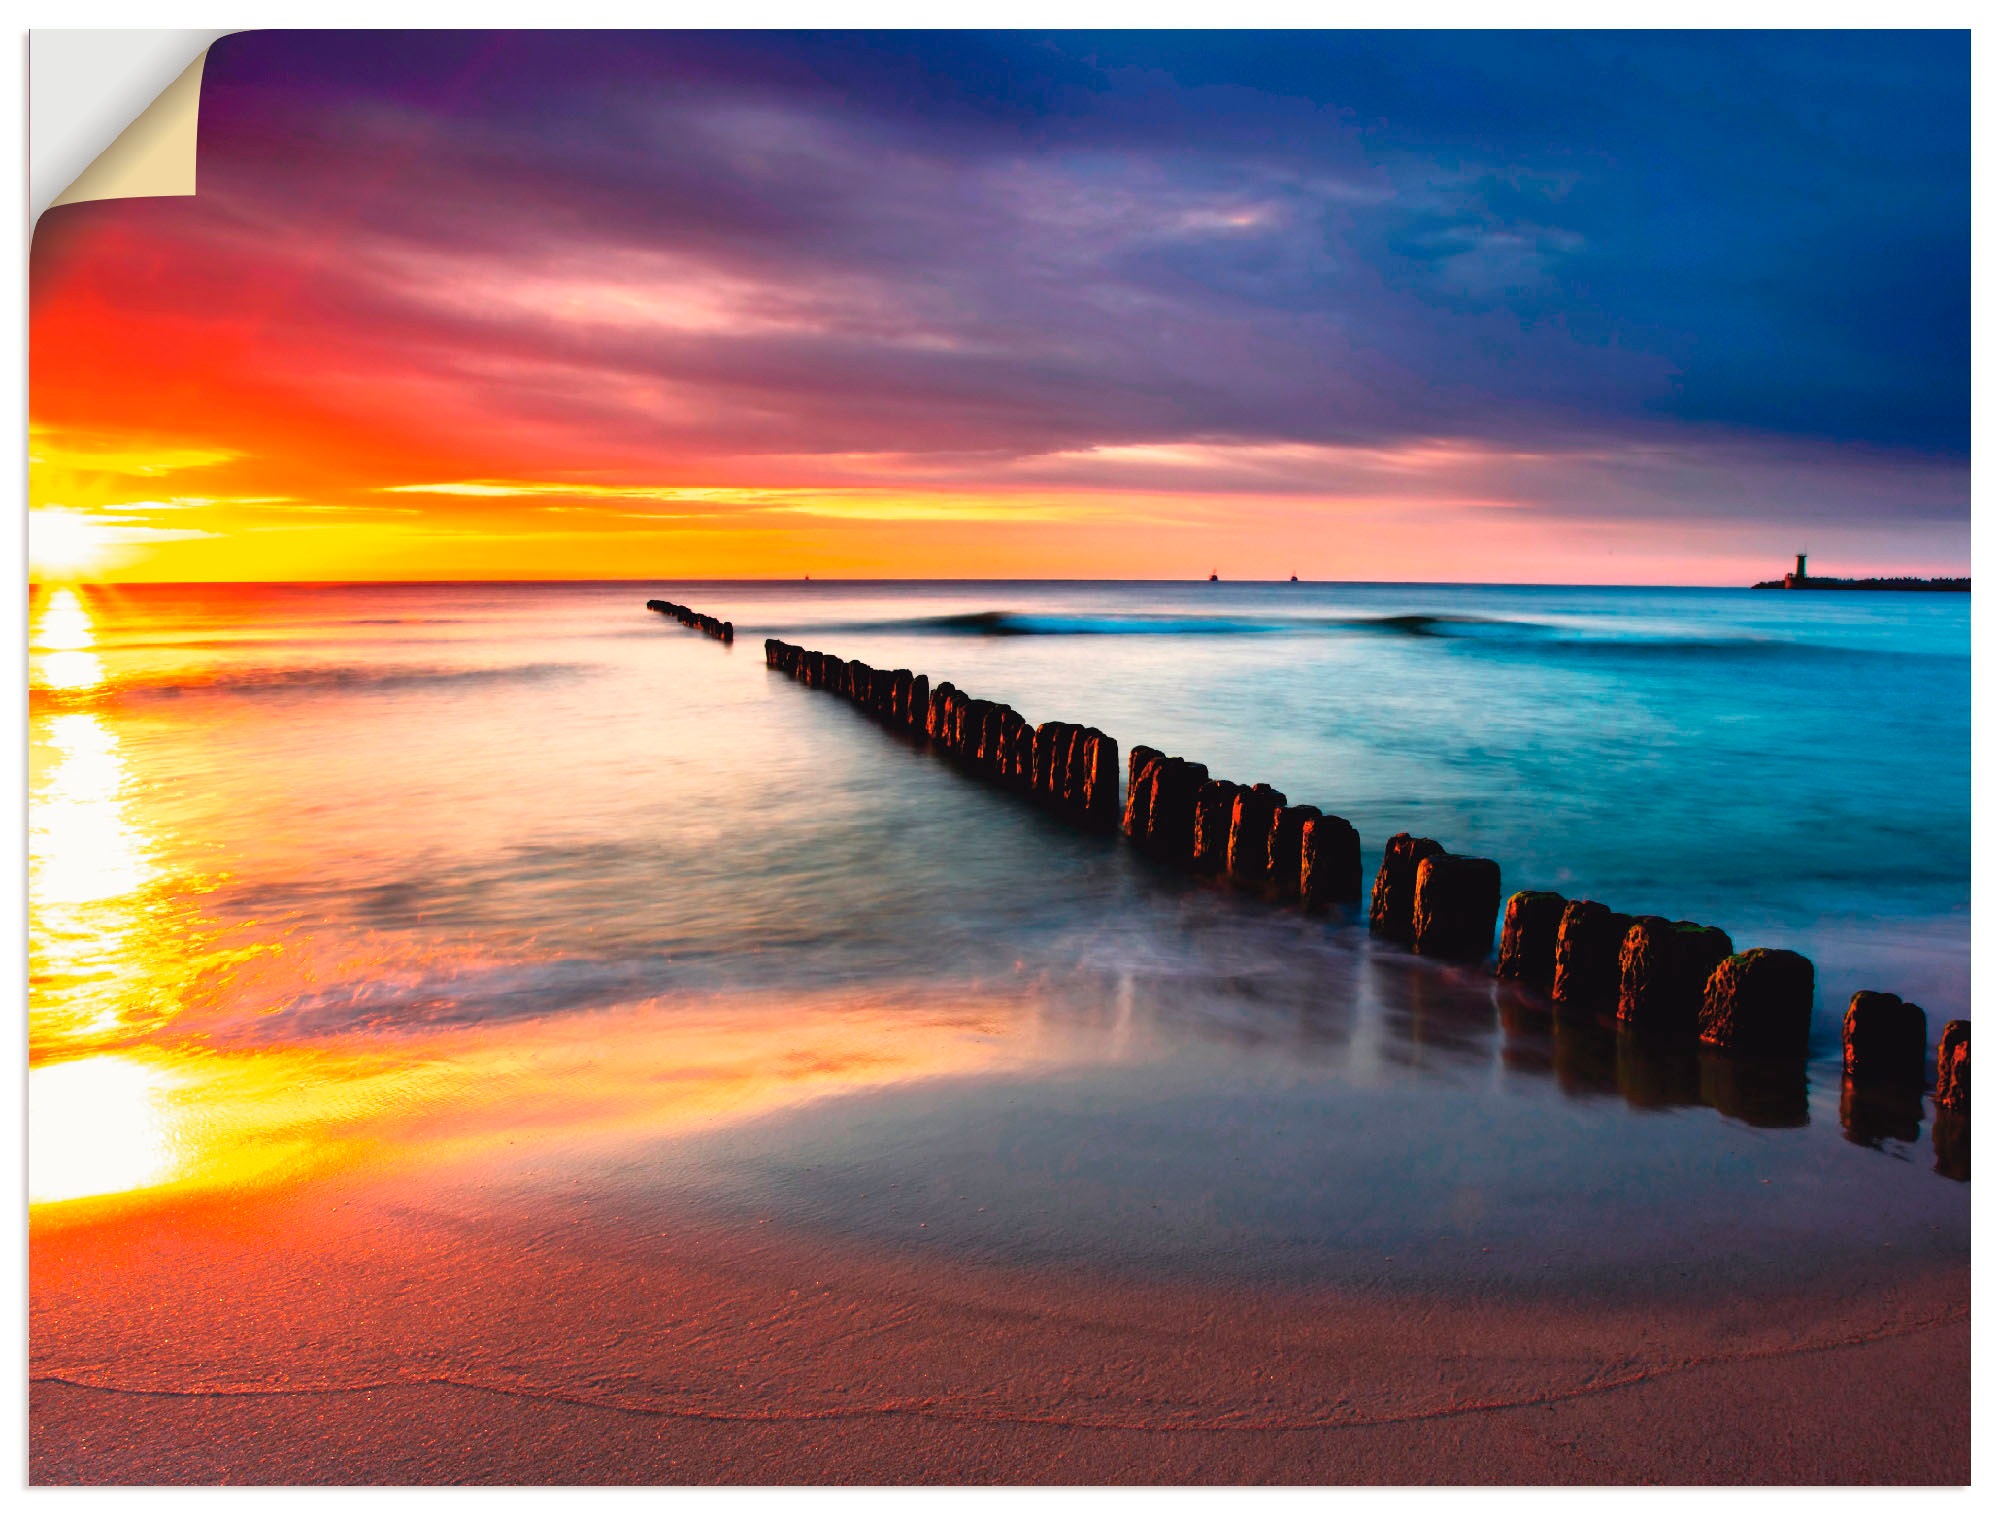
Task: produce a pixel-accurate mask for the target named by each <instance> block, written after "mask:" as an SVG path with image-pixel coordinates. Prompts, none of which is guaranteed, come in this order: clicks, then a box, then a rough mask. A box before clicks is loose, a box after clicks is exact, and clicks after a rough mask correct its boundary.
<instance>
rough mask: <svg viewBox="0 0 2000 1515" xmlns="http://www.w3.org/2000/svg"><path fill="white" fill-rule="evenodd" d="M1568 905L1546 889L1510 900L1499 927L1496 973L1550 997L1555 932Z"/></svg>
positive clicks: (1553, 978) (1553, 972)
mask: <svg viewBox="0 0 2000 1515" xmlns="http://www.w3.org/2000/svg"><path fill="white" fill-rule="evenodd" d="M1568 904H1569V901H1568V900H1566V899H1564V898H1563V897H1562V896H1561V895H1560V894H1551V893H1550V892H1549V891H1548V890H1546V889H1523V890H1522V891H1521V892H1520V893H1518V894H1515V895H1512V896H1510V897H1509V898H1508V900H1507V914H1506V916H1505V918H1504V919H1503V920H1502V922H1501V924H1500V963H1499V966H1498V967H1497V968H1496V969H1495V970H1494V972H1495V974H1496V976H1498V977H1500V978H1510V979H1513V980H1515V981H1516V982H1518V983H1522V984H1526V985H1527V986H1528V987H1529V988H1530V989H1538V990H1540V991H1541V992H1542V993H1543V994H1547V993H1548V992H1549V991H1550V990H1551V989H1552V988H1553V987H1554V986H1555V979H1556V933H1557V931H1558V930H1559V929H1560V928H1561V926H1562V916H1563V909H1564V907H1566V906H1567V905H1568Z"/></svg>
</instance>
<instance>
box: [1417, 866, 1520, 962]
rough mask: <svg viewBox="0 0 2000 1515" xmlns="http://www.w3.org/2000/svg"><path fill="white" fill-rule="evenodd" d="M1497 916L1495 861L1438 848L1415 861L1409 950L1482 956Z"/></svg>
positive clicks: (1463, 958)
mask: <svg viewBox="0 0 2000 1515" xmlns="http://www.w3.org/2000/svg"><path fill="white" fill-rule="evenodd" d="M1499 917H1500V865H1499V864H1498V863H1496V862H1494V861H1493V859H1492V858H1490V857H1465V856H1462V855H1460V854H1459V853H1456V852H1440V853H1437V854H1435V855H1434V856H1431V857H1426V858H1422V859H1419V860H1418V863H1417V878H1416V885H1415V889H1414V891H1413V894H1412V903H1411V932H1410V946H1411V949H1412V950H1413V951H1415V952H1417V953H1419V954H1420V955H1422V956H1424V957H1443V958H1450V959H1452V960H1454V961H1457V962H1464V963H1477V962H1483V961H1485V958H1486V954H1487V953H1489V952H1491V951H1492V950H1493V925H1494V922H1495V921H1497V920H1498V919H1499Z"/></svg>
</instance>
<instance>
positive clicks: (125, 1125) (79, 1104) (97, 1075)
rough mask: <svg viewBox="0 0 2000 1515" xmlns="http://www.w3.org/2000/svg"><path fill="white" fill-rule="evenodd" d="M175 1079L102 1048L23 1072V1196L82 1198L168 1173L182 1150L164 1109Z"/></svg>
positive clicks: (142, 1184) (149, 1182)
mask: <svg viewBox="0 0 2000 1515" xmlns="http://www.w3.org/2000/svg"><path fill="white" fill-rule="evenodd" d="M180 1083H181V1081H180V1080H179V1079H178V1078H177V1077H176V1076H175V1075H174V1074H173V1073H171V1072H169V1071H168V1070H167V1069H165V1068H162V1067H160V1066H157V1065H155V1064H153V1063H150V1062H143V1061H140V1060H139V1059H137V1058H132V1057H123V1056H119V1055H116V1054H107V1055H105V1056H101V1057H83V1058H78V1059H76V1060H75V1061H73V1062H64V1063H53V1064H50V1065H48V1066H46V1067H41V1068H33V1069H30V1070H29V1073H28V1202H29V1203H30V1204H47V1203H50V1202H52V1201H57V1200H72V1199H89V1198H93V1197H95V1196H98V1195H104V1194H122V1193H125V1192H128V1191H130V1190H133V1189H145V1188H151V1187H154V1186H156V1185H159V1184H163V1183H166V1182H168V1181H169V1180H171V1179H172V1178H174V1177H175V1175H176V1173H177V1172H178V1171H179V1169H180V1167H181V1162H182V1154H181V1153H180V1152H179V1150H178V1149H177V1143H176V1141H175V1139H174V1134H173V1133H174V1129H175V1120H174V1114H173V1110H172V1108H171V1106H172V1101H173V1099H174V1095H175V1093H176V1091H177V1090H178V1088H179V1087H180Z"/></svg>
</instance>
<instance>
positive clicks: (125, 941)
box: [28, 589, 161, 1047]
mask: <svg viewBox="0 0 2000 1515" xmlns="http://www.w3.org/2000/svg"><path fill="white" fill-rule="evenodd" d="M94 643H95V628H94V625H93V622H92V619H91V616H90V612H89V610H88V608H87V606H86V605H85V604H84V602H83V600H82V598H81V597H80V596H79V595H78V594H77V593H76V592H75V591H74V590H71V589H60V590H57V591H55V592H54V593H52V594H51V595H50V596H49V597H48V600H47V602H46V603H45V604H44V605H43V607H42V609H41V612H40V614H39V615H38V616H37V617H36V619H35V623H34V629H33V634H32V639H31V647H30V651H31V655H32V658H33V660H34V666H33V667H32V668H31V672H30V679H31V684H32V685H33V686H34V687H41V688H48V689H53V690H57V691H61V692H62V693H64V694H69V695H74V694H76V693H78V692H87V691H88V690H89V689H91V688H95V687H97V686H98V685H100V684H101V683H102V682H103V676H104V675H103V669H102V667H101V666H100V665H99V663H98V658H97V654H96V652H95V651H94ZM28 735H29V751H30V778H29V800H28V910H29V932H28V939H29V942H28V965H29V1005H30V1010H31V1023H30V1035H29V1040H30V1046H31V1047H49V1046H52V1045H54V1046H74V1045H75V1044H76V1043H78V1042H79V1041H83V1040H88V1039H90V1038H95V1037H101V1036H104V1035H107V1034H109V1033H111V1032H114V1031H116V1030H117V1029H118V1028H119V1026H120V1025H121V1024H123V1023H124V1022H125V1021H126V1019H127V1018H128V1016H133V1015H134V1014H135V1012H146V1011H150V1010H154V1009H156V1008H157V1007H156V1006H155V1005H154V1004H153V1001H154V999H155V995H154V993H153V992H152V988H153V986H152V985H151V984H150V982H149V980H150V979H151V978H152V977H153V966H154V965H156V964H157V962H158V960H159V958H160V955H161V954H160V950H159V945H158V944H156V943H155V942H154V941H153V940H152V936H153V932H154V927H155V923H154V921H153V920H152V919H151V914H150V912H151V905H152V898H151V893H152V890H153V886H154V885H155V884H156V883H157V881H158V880H159V878H160V874H161V869H160V866H159V864H158V862H157V861H156V859H155V856H154V850H155V849H154V848H153V846H152V844H151V841H150V839H149V838H148V837H147V836H146V834H145V833H144V831H143V830H142V829H141V828H140V826H139V824H138V822H137V820H136V817H135V814H134V806H135V797H134V795H133V793H132V787H133V786H132V781H131V775H130V773H129V771H128V765H127V761H126V757H125V753H124V750H123V746H122V744H121V742H120V740H119V738H118V736H117V734H116V733H115V732H114V731H113V729H112V727H111V725H110V723H109V721H108V720H107V718H106V717H105V716H104V715H103V714H102V713H101V712H99V711H96V710H91V709H73V708H64V707H60V706H59V707H57V708H55V709H51V710H43V711H37V712H36V714H35V715H34V717H33V719H32V721H31V723H30V727H29V734H28Z"/></svg>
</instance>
